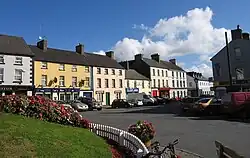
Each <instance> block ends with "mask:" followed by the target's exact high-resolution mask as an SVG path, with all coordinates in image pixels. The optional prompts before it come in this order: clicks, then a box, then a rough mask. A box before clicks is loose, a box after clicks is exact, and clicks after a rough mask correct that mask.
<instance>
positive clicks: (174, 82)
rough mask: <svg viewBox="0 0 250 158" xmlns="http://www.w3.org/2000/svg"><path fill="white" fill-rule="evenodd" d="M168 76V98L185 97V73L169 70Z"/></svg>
mask: <svg viewBox="0 0 250 158" xmlns="http://www.w3.org/2000/svg"><path fill="white" fill-rule="evenodd" d="M168 74H169V87H171V89H170V98H176V97H178V98H179V97H180V98H182V97H185V96H187V74H186V72H185V71H178V70H170V71H168Z"/></svg>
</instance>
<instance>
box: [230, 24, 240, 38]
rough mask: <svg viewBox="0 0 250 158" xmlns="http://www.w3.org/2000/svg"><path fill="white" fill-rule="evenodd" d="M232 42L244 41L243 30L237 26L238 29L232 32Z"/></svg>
mask: <svg viewBox="0 0 250 158" xmlns="http://www.w3.org/2000/svg"><path fill="white" fill-rule="evenodd" d="M231 36H232V40H237V39H242V29H241V28H240V25H237V29H234V30H231Z"/></svg>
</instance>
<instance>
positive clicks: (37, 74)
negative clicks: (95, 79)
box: [34, 61, 91, 90]
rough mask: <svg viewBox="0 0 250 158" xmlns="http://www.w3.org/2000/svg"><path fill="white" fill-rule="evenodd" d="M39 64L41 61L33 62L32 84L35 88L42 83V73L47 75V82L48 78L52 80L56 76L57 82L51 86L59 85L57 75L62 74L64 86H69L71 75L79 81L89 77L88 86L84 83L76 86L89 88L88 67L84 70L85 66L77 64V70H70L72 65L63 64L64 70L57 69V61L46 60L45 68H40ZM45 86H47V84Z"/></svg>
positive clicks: (83, 88)
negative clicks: (86, 70)
mask: <svg viewBox="0 0 250 158" xmlns="http://www.w3.org/2000/svg"><path fill="white" fill-rule="evenodd" d="M41 65H42V64H41V61H35V62H34V84H35V87H36V88H39V87H38V86H39V85H41V84H42V83H41V82H42V81H41V78H42V75H47V84H48V83H49V81H50V80H53V79H54V78H55V77H56V78H57V83H56V84H53V85H52V86H51V88H52V87H55V86H56V85H59V76H64V82H65V88H69V87H70V85H72V77H77V82H79V81H80V80H85V77H89V80H90V81H89V82H90V83H89V86H87V85H84V86H82V87H78V88H80V89H81V90H90V86H91V85H90V84H91V75H90V71H91V69H90V68H89V70H90V71H89V72H85V66H82V65H77V72H72V65H70V64H65V71H60V70H59V65H60V64H59V63H50V62H47V69H41ZM47 88H49V87H48V86H47Z"/></svg>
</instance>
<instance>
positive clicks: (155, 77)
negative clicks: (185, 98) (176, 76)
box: [150, 67, 169, 88]
mask: <svg viewBox="0 0 250 158" xmlns="http://www.w3.org/2000/svg"><path fill="white" fill-rule="evenodd" d="M154 71H155V74H154V73H153V72H154ZM158 71H159V74H158ZM162 72H163V74H162ZM166 74H167V75H166ZM150 76H151V87H152V88H156V87H157V88H161V87H168V86H167V84H168V85H169V77H168V76H169V72H168V69H162V68H156V67H150ZM154 80H155V85H154ZM159 80H160V86H158V82H159ZM163 82H164V86H163Z"/></svg>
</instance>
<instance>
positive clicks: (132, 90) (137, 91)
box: [126, 88, 139, 93]
mask: <svg viewBox="0 0 250 158" xmlns="http://www.w3.org/2000/svg"><path fill="white" fill-rule="evenodd" d="M126 93H139V88H126Z"/></svg>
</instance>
